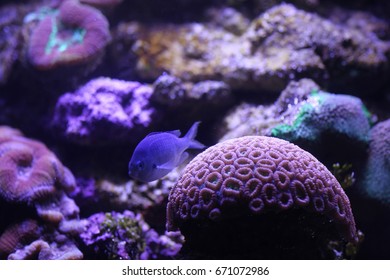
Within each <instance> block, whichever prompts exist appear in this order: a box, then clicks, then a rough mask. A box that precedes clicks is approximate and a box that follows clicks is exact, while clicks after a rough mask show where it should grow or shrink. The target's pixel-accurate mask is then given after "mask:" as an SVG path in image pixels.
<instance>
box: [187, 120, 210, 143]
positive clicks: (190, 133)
mask: <svg viewBox="0 0 390 280" xmlns="http://www.w3.org/2000/svg"><path fill="white" fill-rule="evenodd" d="M199 124H200V122H195V123H194V124H193V125H192V126H191V128H190V129H189V130H188V132H187V134H186V135H185V136H184V138H186V139H188V141H189V146H188V148H189V149H203V148H205V147H206V146H205V145H203V144H202V143H200V142H198V141H197V140H195V137H196V133H197V132H198V126H199Z"/></svg>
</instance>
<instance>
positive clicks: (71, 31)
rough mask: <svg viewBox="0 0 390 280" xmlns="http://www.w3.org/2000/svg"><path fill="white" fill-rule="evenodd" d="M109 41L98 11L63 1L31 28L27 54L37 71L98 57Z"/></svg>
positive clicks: (107, 31) (102, 18) (106, 24)
mask: <svg viewBox="0 0 390 280" xmlns="http://www.w3.org/2000/svg"><path fill="white" fill-rule="evenodd" d="M109 40H110V33H109V25H108V21H107V19H106V18H105V17H104V16H103V15H102V14H101V12H100V11H98V10H96V9H95V8H92V7H88V6H86V5H82V4H80V3H79V2H78V1H73V0H66V1H64V2H63V3H62V4H61V6H60V7H59V12H58V13H54V14H52V15H49V16H47V17H45V18H44V19H43V20H42V21H41V22H40V23H39V24H38V26H37V27H36V28H35V29H34V31H33V33H32V34H31V38H30V42H29V45H28V50H27V53H28V58H29V61H30V62H31V64H32V65H33V66H35V67H36V68H38V69H40V70H48V69H52V68H56V67H59V66H64V65H80V64H84V63H88V62H91V61H94V60H95V59H96V58H97V57H99V56H100V54H101V53H102V51H103V50H104V48H105V46H106V45H107V43H108V42H109Z"/></svg>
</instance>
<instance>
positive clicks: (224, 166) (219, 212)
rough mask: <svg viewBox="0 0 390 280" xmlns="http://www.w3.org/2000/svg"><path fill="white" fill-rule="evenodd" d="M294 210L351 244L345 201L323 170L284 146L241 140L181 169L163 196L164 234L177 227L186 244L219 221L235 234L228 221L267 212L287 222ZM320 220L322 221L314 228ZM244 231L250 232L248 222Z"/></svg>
mask: <svg viewBox="0 0 390 280" xmlns="http://www.w3.org/2000/svg"><path fill="white" fill-rule="evenodd" d="M298 209H299V210H304V211H303V213H301V214H300V215H299V217H300V218H299V219H298V220H301V219H302V217H304V216H310V215H314V216H315V217H317V218H316V219H317V222H316V223H330V224H331V225H332V227H333V229H335V228H336V229H337V230H336V231H337V232H338V233H337V235H338V237H339V238H341V239H343V240H346V241H349V242H351V243H355V242H357V239H358V238H357V232H356V227H355V221H354V217H353V214H352V211H351V206H350V202H349V199H348V197H347V196H346V194H345V193H344V191H343V190H342V188H341V187H340V184H339V183H338V182H337V180H336V179H335V178H334V176H333V175H332V174H331V173H330V172H329V171H328V170H327V169H326V167H325V166H324V165H322V164H321V163H320V162H319V161H318V160H317V159H316V158H314V157H313V156H312V155H311V154H309V153H308V152H306V151H304V150H302V149H300V148H299V147H298V146H296V145H293V144H291V143H289V142H287V141H284V140H280V139H277V138H272V137H265V136H246V137H241V138H236V139H231V140H227V141H225V142H222V143H219V144H217V145H215V146H212V147H210V148H209V149H207V150H206V151H204V152H202V153H201V154H199V155H198V156H196V157H195V158H194V159H193V160H192V161H191V162H190V163H189V164H188V165H187V167H186V168H185V170H184V174H183V176H182V177H181V178H180V179H179V181H178V182H177V184H176V186H175V187H174V188H173V189H172V190H171V193H170V195H169V202H168V206H167V228H168V230H174V229H177V228H178V227H179V228H180V230H182V233H183V234H184V236H185V237H186V240H187V242H188V240H189V239H190V238H189V235H190V236H191V237H193V236H194V235H197V234H196V232H197V231H199V230H201V231H202V230H204V228H207V227H208V226H211V227H213V225H216V224H218V223H223V221H226V223H227V224H228V226H227V228H224V230H225V232H228V231H234V229H235V226H233V224H234V223H233V222H232V221H233V220H234V219H238V220H240V219H242V220H245V219H247V218H248V217H261V216H263V215H266V214H267V213H272V212H273V213H284V214H283V215H282V216H284V215H285V216H288V215H289V213H291V212H292V211H293V210H298ZM287 210H289V211H287ZM290 210H291V211H290ZM301 212H302V211H301ZM279 216H280V215H279ZM320 217H322V218H324V217H325V221H323V222H320ZM256 219H257V218H255V221H256ZM296 223H298V221H296ZM247 224H248V223H247ZM245 226H248V225H245V224H240V226H239V227H245ZM237 227H238V226H237ZM250 227H253V228H250V229H248V230H254V221H253V220H252V221H251V222H250ZM260 227H261V228H263V229H261V230H262V231H264V228H266V226H261V225H260ZM189 228H190V229H189ZM285 230H286V229H283V231H285ZM329 231H330V230H329ZM326 233H327V232H326ZM207 234H208V233H207ZM227 234H229V233H227ZM246 234H247V235H248V232H246ZM313 234H314V235H316V234H319V233H318V232H317V233H313ZM199 235H202V234H198V236H199ZM218 236H219V237H218ZM221 238H223V237H222V234H221V232H219V233H217V234H216V239H221ZM232 238H234V237H232ZM237 238H238V235H237ZM243 238H244V239H245V238H246V237H243ZM247 238H249V237H248V236H247ZM256 238H259V237H256ZM311 238H312V237H311ZM228 240H229V239H228ZM213 242H214V243H213V244H216V242H218V241H216V240H214V241H213ZM239 242H241V243H242V242H244V241H243V240H240V241H239ZM240 246H241V245H240ZM295 257H296V256H295Z"/></svg>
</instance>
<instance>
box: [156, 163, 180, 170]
mask: <svg viewBox="0 0 390 280" xmlns="http://www.w3.org/2000/svg"><path fill="white" fill-rule="evenodd" d="M175 167H176V165H175V163H174V162H172V161H168V162H166V163H163V164H160V165H157V166H156V168H157V169H160V170H172V169H173V168H175Z"/></svg>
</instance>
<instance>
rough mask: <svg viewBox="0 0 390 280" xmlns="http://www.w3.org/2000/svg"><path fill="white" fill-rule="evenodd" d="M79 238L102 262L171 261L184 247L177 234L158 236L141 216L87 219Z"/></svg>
mask: <svg viewBox="0 0 390 280" xmlns="http://www.w3.org/2000/svg"><path fill="white" fill-rule="evenodd" d="M88 221H89V223H88V227H87V230H86V231H85V232H83V233H82V234H81V235H80V237H81V239H82V240H83V242H84V244H85V245H86V246H87V248H89V250H90V251H92V252H93V253H94V254H96V255H95V257H96V256H100V257H101V258H103V259H106V258H110V259H161V258H165V259H166V258H171V257H174V256H175V255H176V254H177V253H178V252H179V250H180V249H181V245H182V243H183V240H182V236H181V234H180V233H178V232H171V233H166V234H164V235H159V234H158V233H157V232H156V231H155V230H153V229H151V228H150V227H149V225H148V224H147V223H146V222H145V221H144V220H143V218H142V216H141V215H140V214H135V213H134V212H131V211H127V210H126V211H124V212H123V213H116V212H111V213H97V214H94V215H92V216H91V217H89V218H88Z"/></svg>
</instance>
